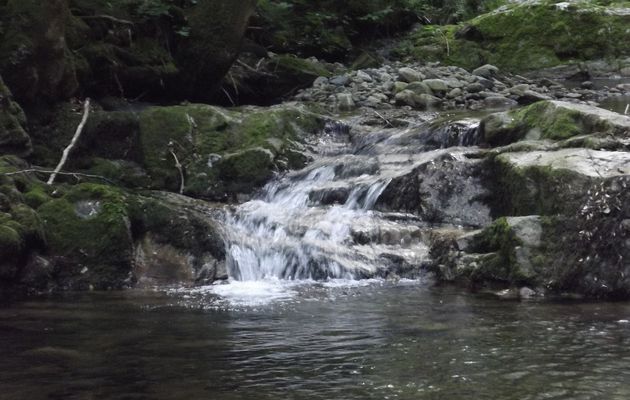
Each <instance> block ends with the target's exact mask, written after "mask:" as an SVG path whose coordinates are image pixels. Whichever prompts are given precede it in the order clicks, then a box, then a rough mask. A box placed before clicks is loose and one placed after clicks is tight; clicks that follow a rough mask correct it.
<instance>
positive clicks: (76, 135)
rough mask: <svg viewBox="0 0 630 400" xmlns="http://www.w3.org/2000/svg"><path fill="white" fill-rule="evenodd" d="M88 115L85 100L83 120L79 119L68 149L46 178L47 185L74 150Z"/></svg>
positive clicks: (88, 106) (53, 180)
mask: <svg viewBox="0 0 630 400" xmlns="http://www.w3.org/2000/svg"><path fill="white" fill-rule="evenodd" d="M89 115H90V99H89V98H87V99H85V103H84V104H83V118H81V123H80V124H79V126H77V130H76V132H75V133H74V136H73V137H72V141H71V142H70V144H69V145H68V147H66V148H65V149H64V151H63V154H62V156H61V160H59V164H57V168H55V170H54V171H53V173H52V174H51V175H50V178H48V182H47V184H48V185H52V184H53V183H54V182H55V178H56V177H57V174H59V172H60V171H61V169H62V168H63V166H64V165H65V163H66V161H67V160H68V155H69V154H70V151H71V150H72V149H73V148H74V146H75V145H76V144H77V141H78V140H79V136H81V132H83V127H85V123H86V122H87V119H88V116H89Z"/></svg>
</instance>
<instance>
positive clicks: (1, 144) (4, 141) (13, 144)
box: [0, 76, 32, 157]
mask: <svg viewBox="0 0 630 400" xmlns="http://www.w3.org/2000/svg"><path fill="white" fill-rule="evenodd" d="M31 151H32V146H31V138H30V137H29V135H28V133H27V132H26V116H25V115H24V112H23V111H22V108H21V107H20V106H19V105H18V104H17V103H16V102H15V101H13V96H12V94H11V91H10V90H9V88H8V87H7V86H6V85H5V84H4V81H3V80H2V77H1V76H0V153H1V154H15V155H18V156H21V157H25V156H28V155H29V154H30V153H31Z"/></svg>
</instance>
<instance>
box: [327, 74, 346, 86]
mask: <svg viewBox="0 0 630 400" xmlns="http://www.w3.org/2000/svg"><path fill="white" fill-rule="evenodd" d="M329 82H330V84H331V85H335V86H346V85H347V84H349V83H350V78H349V77H348V76H347V75H339V76H335V77H332V78H330V81H329Z"/></svg>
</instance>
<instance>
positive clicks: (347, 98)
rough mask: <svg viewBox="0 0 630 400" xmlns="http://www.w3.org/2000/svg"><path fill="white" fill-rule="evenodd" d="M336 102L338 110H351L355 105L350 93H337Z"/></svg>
mask: <svg viewBox="0 0 630 400" xmlns="http://www.w3.org/2000/svg"><path fill="white" fill-rule="evenodd" d="M337 102H338V106H339V110H340V111H351V110H353V109H354V108H355V107H356V105H355V103H354V100H353V99H352V94H350V93H339V94H337Z"/></svg>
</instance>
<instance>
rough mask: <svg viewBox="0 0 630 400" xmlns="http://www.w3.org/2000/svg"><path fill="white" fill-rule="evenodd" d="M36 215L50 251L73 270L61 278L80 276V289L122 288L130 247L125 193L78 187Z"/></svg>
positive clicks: (108, 189)
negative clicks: (42, 227) (43, 230)
mask: <svg viewBox="0 0 630 400" xmlns="http://www.w3.org/2000/svg"><path fill="white" fill-rule="evenodd" d="M38 213H39V215H40V217H41V219H42V221H43V222H44V229H45V231H46V237H47V239H48V248H49V251H51V252H52V253H53V254H56V255H58V256H59V257H62V258H65V259H67V260H68V262H69V264H71V265H72V267H71V268H72V269H71V270H68V271H64V273H66V274H68V275H79V274H80V275H81V276H82V278H81V279H79V281H78V283H77V284H78V285H79V288H83V289H85V288H87V287H88V286H90V285H92V286H95V287H97V288H100V289H106V288H111V287H121V286H123V285H124V284H125V281H126V279H127V278H128V277H129V275H130V272H131V268H132V265H131V259H132V257H131V255H132V251H133V245H132V238H131V231H130V222H129V217H128V214H127V207H126V205H125V196H124V194H123V192H121V191H120V190H118V189H116V188H114V187H111V186H105V185H97V184H80V185H77V186H74V187H71V188H69V190H68V191H67V192H66V194H65V195H64V196H62V197H61V198H59V199H55V200H52V201H49V202H47V203H45V204H43V205H42V206H40V207H39V208H38ZM83 267H85V268H86V269H85V270H84V271H82V272H81V269H82V268H83Z"/></svg>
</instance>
